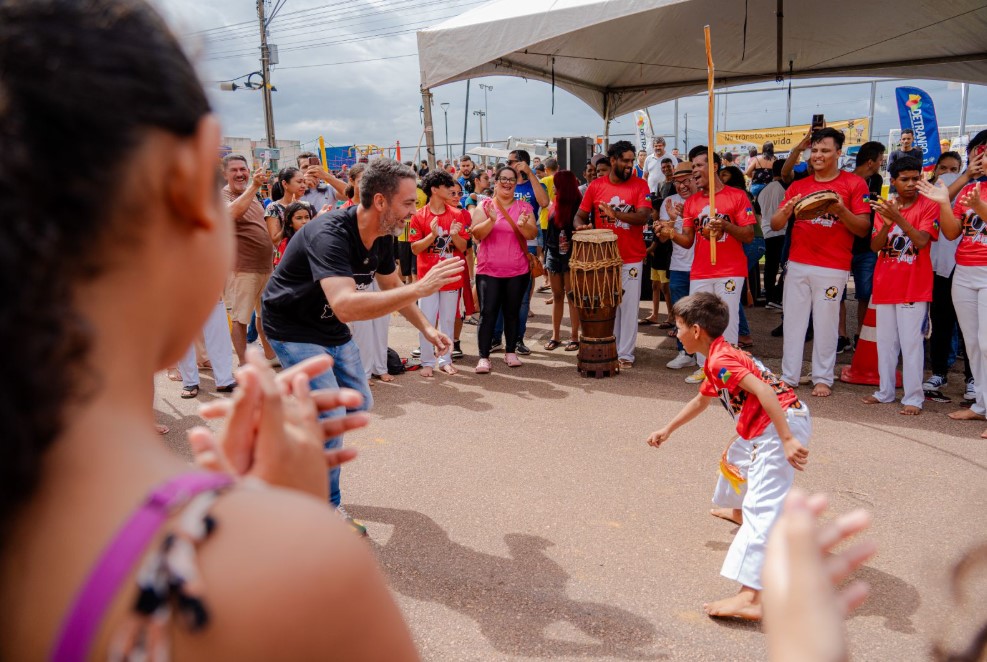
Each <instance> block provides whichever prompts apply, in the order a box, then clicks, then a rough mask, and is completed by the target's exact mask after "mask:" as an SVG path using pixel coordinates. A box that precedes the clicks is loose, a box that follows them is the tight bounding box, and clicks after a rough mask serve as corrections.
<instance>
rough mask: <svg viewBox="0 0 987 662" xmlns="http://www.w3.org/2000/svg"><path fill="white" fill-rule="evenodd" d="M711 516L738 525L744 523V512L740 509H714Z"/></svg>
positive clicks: (711, 510) (710, 512)
mask: <svg viewBox="0 0 987 662" xmlns="http://www.w3.org/2000/svg"><path fill="white" fill-rule="evenodd" d="M709 514H710V515H712V516H713V517H719V518H720V519H725V520H726V521H728V522H733V523H734V524H737V525H742V524H743V523H744V511H743V510H741V509H740V508H712V509H710V511H709Z"/></svg>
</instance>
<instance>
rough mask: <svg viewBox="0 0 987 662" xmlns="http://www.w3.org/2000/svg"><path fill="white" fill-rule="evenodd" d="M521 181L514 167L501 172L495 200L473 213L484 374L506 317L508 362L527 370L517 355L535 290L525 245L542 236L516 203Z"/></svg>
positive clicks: (530, 212) (526, 208) (528, 207)
mask: <svg viewBox="0 0 987 662" xmlns="http://www.w3.org/2000/svg"><path fill="white" fill-rule="evenodd" d="M517 179H518V176H517V171H516V170H514V168H511V167H509V166H503V167H501V168H498V169H497V173H496V176H495V177H494V182H495V185H494V194H493V197H492V198H491V199H489V200H484V201H483V202H482V204H480V205H479V206H478V207H477V208H476V209H475V210H474V211H473V228H472V234H473V238H474V239H476V240H478V241H479V242H480V247H479V249H478V250H477V257H476V290H477V293H478V294H479V297H480V329H479V332H478V340H477V342H478V344H479V349H480V361H479V362H478V363H477V364H476V372H477V373H478V374H486V373H488V372H490V344H491V342H492V341H493V329H494V323H495V322H496V321H497V315H498V314H500V313H501V312H503V314H504V336H505V338H504V340H505V342H506V345H505V347H504V350H505V354H504V362H505V363H507V365H508V366H510V367H512V368H516V367H518V366H520V365H521V361H520V360H519V359H518V357H517V354H516V353H515V351H514V350H515V349H516V347H517V342H518V337H517V322H518V316H519V315H520V313H521V300H522V299H523V298H524V293H525V291H527V289H528V285H529V274H528V271H529V268H528V251H527V247H526V246H525V242H526V241H527V240H529V239H534V238H535V237H537V236H538V226H537V225H536V221H535V215H534V211H533V210H532V208H531V205H529V204H528V203H527V202H524V201H523V200H515V199H514V188H515V187H516V186H517ZM505 212H506V214H507V216H506V217H505ZM519 234H520V237H519V236H518V235H519Z"/></svg>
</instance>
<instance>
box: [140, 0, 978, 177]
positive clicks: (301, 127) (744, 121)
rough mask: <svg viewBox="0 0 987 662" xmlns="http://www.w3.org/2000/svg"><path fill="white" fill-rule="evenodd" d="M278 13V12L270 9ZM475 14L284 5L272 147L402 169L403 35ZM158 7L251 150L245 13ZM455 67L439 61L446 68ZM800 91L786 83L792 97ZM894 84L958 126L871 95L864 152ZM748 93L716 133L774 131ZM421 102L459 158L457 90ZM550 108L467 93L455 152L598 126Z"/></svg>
mask: <svg viewBox="0 0 987 662" xmlns="http://www.w3.org/2000/svg"><path fill="white" fill-rule="evenodd" d="M277 4H278V0H276V1H275V2H274V3H273V5H277ZM481 4H483V3H482V2H481V1H476V0H355V1H353V2H346V3H339V2H336V3H326V2H325V1H324V0H321V1H320V0H284V4H283V6H282V7H281V9H280V11H279V12H278V14H277V15H276V16H275V18H274V20H273V21H272V22H271V26H270V43H272V44H276V45H277V46H278V48H279V51H280V64H279V65H278V66H276V67H275V68H274V71H273V73H272V76H271V78H272V81H273V83H274V85H275V86H276V87H277V91H276V92H275V93H274V94H273V103H274V118H275V128H276V135H277V137H278V138H279V139H295V140H300V141H301V142H303V143H305V142H314V141H315V140H316V139H317V138H318V136H319V135H320V134H321V135H323V136H325V139H326V142H327V144H331V145H351V144H368V143H373V144H376V145H381V146H391V145H393V144H394V142H395V141H397V140H399V141H401V146H402V157H403V158H405V159H409V158H411V157H413V156H414V150H415V147H416V146H417V144H418V142H419V140H420V138H421V135H422V123H421V115H420V113H419V107H420V106H421V95H420V93H419V89H418V83H419V70H418V59H417V42H416V39H415V30H416V29H419V28H422V27H426V26H429V25H436V24H438V23H441V22H442V21H444V20H446V19H448V18H451V17H452V16H455V15H457V14H459V13H462V12H464V11H466V10H468V9H472V8H474V7H477V6H480V5H481ZM158 6H159V7H160V8H161V9H162V11H164V12H165V14H166V15H167V16H168V18H169V20H170V21H171V22H172V25H173V26H174V28H175V31H176V32H177V33H178V34H180V35H182V38H183V40H184V41H185V42H186V44H187V45H188V47H189V50H190V52H191V53H193V55H194V57H195V58H196V60H197V62H198V63H199V66H200V70H201V73H202V77H203V79H204V80H205V81H207V83H206V87H207V89H209V90H210V94H211V97H212V100H213V103H214V107H215V108H216V110H217V111H218V113H219V114H220V117H221V118H222V121H223V125H224V135H226V136H230V137H249V138H253V139H262V138H263V137H264V134H265V129H264V115H263V102H262V98H261V93H260V92H255V91H249V90H242V89H241V90H237V91H236V92H224V91H220V90H219V84H218V82H216V81H221V80H228V79H233V78H238V77H241V76H244V75H245V74H249V73H250V72H252V71H256V70H258V69H259V68H260V64H259V25H258V21H257V13H256V4H255V2H254V0H211V1H210V2H202V0H167V2H165V1H164V0H158ZM455 56H456V54H455V53H449V57H455ZM385 58H386V59H385ZM255 80H256V78H255ZM833 80H834V79H827V80H826V81H825V82H831V81H833ZM845 80H850V79H845ZM854 80H858V81H859V80H861V79H854ZM241 82H242V81H241ZM811 82H813V81H796V83H795V85H805V84H810V83H811ZM816 82H823V81H816ZM480 83H483V84H485V85H491V86H493V88H494V89H493V90H492V91H489V92H487V94H486V99H484V93H483V91H482V90H480V88H479V84H480ZM902 84H913V85H916V86H917V87H921V88H923V89H925V90H926V91H927V92H929V93H930V94H931V95H932V98H933V101H934V103H935V106H936V111H937V115H938V118H939V124H940V125H942V126H949V125H954V126H955V125H958V124H959V116H960V86H959V85H958V84H954V83H945V82H939V81H909V82H907V83H903V82H901V81H894V82H884V83H879V84H878V87H877V103H876V111H875V122H874V124H875V126H874V129H873V133H874V137H875V138H877V139H880V138H881V137H882V136H883V138H884V139H885V140H887V135H888V131H889V130H890V129H892V128H899V125H898V115H897V110H896V108H895V99H894V88H895V87H896V86H898V85H902ZM748 87H755V86H748ZM756 87H760V88H764V87H774V88H775V89H774V90H772V91H766V92H757V93H751V94H736V95H731V96H730V97H729V99H728V100H727V101H726V103H724V102H723V101H720V102H719V103H718V128H719V129H720V130H723V129H751V128H763V127H771V126H781V125H784V124H785V105H786V93H785V89H786V88H785V86H784V85H774V84H770V83H769V84H767V85H765V84H759V85H758V86H756ZM734 89H744V88H734ZM433 94H434V101H435V107H434V113H435V115H434V121H435V139H436V143H439V144H441V143H444V142H445V138H444V136H445V131H446V129H445V117H444V116H443V112H442V109H441V108H440V106H439V104H440V103H441V102H448V103H449V111H448V125H449V128H448V131H449V140H450V142H451V143H453V145H454V147H453V148H452V153H453V154H458V153H461V152H462V143H463V122H464V115H465V112H464V111H465V110H466V109H465V101H466V99H465V97H466V83H465V82H460V83H453V84H450V85H445V86H442V87H439V88H436V89H435V90H433ZM551 94H552V90H551V86H550V85H548V84H546V83H542V82H539V81H530V82H528V81H525V80H523V79H520V78H511V77H503V76H497V77H490V78H482V79H474V80H473V81H472V83H471V86H470V99H469V111H470V114H469V117H468V119H469V123H468V126H467V143H470V144H478V143H479V139H480V129H479V124H478V119H479V118H478V117H476V116H474V115H473V114H472V112H473V111H475V110H484V109H485V108H486V111H487V113H488V116H487V126H486V127H485V134H486V135H485V136H484V137H485V138H486V140H487V141H488V142H489V141H491V140H500V141H503V140H506V139H507V138H508V137H509V136H512V135H513V136H527V137H541V138H553V137H556V136H578V135H587V136H594V135H597V134H602V133H603V121H602V120H601V119H600V118H599V117H598V116H597V115H596V113H594V112H593V111H592V110H591V109H590V108H589V107H588V106H587V105H586V104H584V103H583V102H582V101H580V100H578V99H576V98H575V97H573V96H571V95H570V94H568V93H567V92H565V91H563V90H560V89H556V91H555V114H554V115H553V114H552V113H551V101H552V99H551ZM868 103H869V88H868V87H867V84H866V83H864V84H858V85H848V86H840V87H826V88H815V89H803V90H799V89H794V90H793V92H792V124H799V123H808V122H809V121H810V119H811V116H812V115H813V114H814V113H824V114H825V115H826V117H827V118H829V119H833V120H837V119H850V118H855V117H866V115H867V110H868ZM724 111H725V117H724ZM650 113H651V117H652V121H653V123H654V128H655V132H656V133H661V134H664V135H667V136H669V143H670V145H671V146H674V145H675V137H674V132H673V115H674V111H673V105H672V103H671V102H669V103H665V104H661V105H657V106H652V107H651V108H650ZM685 115H688V116H689V135H688V140H689V143H690V144H691V145H695V144H698V143H701V142H705V118H706V100H705V97H702V98H699V97H690V98H686V99H682V100H680V102H679V127H678V139H679V147H681V148H684V147H685V138H686V136H685V119H684V116H685ZM967 124H968V125H972V124H987V87H983V86H971V92H970V101H969V109H968V113H967ZM486 129H489V132H487V131H486ZM633 131H634V122H633V118H632V116H624V117H621V118H618V119H617V120H615V121H614V122H613V124H611V130H610V132H611V136H613V135H618V134H630V133H632V132H633ZM436 151H437V156H438V158H444V156H445V148H444V147H442V146H439V147H438V148H437V150H436Z"/></svg>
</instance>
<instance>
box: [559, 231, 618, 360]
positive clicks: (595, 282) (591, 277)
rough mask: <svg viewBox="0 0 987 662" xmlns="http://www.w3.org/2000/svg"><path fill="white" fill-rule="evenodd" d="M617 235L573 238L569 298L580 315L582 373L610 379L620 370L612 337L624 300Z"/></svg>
mask: <svg viewBox="0 0 987 662" xmlns="http://www.w3.org/2000/svg"><path fill="white" fill-rule="evenodd" d="M622 264H623V262H622V261H621V259H620V253H619V252H618V251H617V235H616V234H614V233H613V232H612V231H610V230H581V231H579V232H574V233H573V235H572V257H571V258H569V276H570V280H571V283H572V291H571V292H570V295H569V296H570V297H571V298H572V301H573V305H575V307H576V309H577V310H576V312H577V314H578V315H579V331H580V343H579V354H578V357H577V358H578V361H577V364H576V367H577V369H578V370H579V373H580V374H581V375H582V376H584V377H611V376H613V375H615V374H617V372H618V371H619V364H618V362H617V342H616V339H615V338H614V335H613V330H614V321H615V320H616V316H617V307H618V306H620V301H621V299H622V297H623V288H622V287H621V283H620V269H621V266H622Z"/></svg>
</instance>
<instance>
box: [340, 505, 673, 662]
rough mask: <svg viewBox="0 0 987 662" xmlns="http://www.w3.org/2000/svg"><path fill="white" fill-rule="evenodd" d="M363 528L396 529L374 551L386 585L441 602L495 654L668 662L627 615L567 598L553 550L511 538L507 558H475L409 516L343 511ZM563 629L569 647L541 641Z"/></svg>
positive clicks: (651, 633)
mask: <svg viewBox="0 0 987 662" xmlns="http://www.w3.org/2000/svg"><path fill="white" fill-rule="evenodd" d="M347 509H348V510H349V512H350V514H351V515H353V516H354V517H356V518H357V519H360V520H364V521H367V522H377V523H382V524H388V525H391V526H393V527H394V532H393V533H392V535H391V537H390V539H389V540H388V541H387V543H386V544H385V545H383V546H380V545H376V544H375V547H376V553H377V556H378V558H379V560H380V563H381V565H382V566H383V567H384V568H385V569H386V571H387V574H388V577H389V580H390V584H391V586H392V587H393V588H394V589H395V590H397V591H399V592H400V593H402V594H404V595H406V596H408V597H411V598H414V599H416V600H426V601H429V602H438V603H441V604H443V605H445V606H447V607H449V608H450V609H454V610H456V611H457V612H460V613H462V614H464V615H466V616H468V617H470V618H472V619H473V620H475V621H476V622H477V624H478V625H479V626H480V630H481V632H482V633H483V635H484V636H485V637H486V638H487V640H488V641H489V642H490V643H491V645H492V646H493V647H494V648H495V649H496V650H498V651H499V652H502V653H505V654H510V655H514V656H528V657H601V656H610V657H618V658H622V659H627V660H643V659H657V658H663V657H666V656H665V655H662V654H656V653H655V652H654V645H655V644H657V643H658V642H657V641H656V639H657V635H658V633H657V630H656V628H655V627H654V625H652V624H651V623H650V622H649V621H648V620H647V619H645V618H643V617H641V616H638V615H637V614H634V613H632V612H629V611H627V610H624V609H621V608H619V607H614V606H612V605H606V604H601V603H597V602H585V601H580V600H573V599H572V598H569V597H568V596H567V595H566V582H567V581H568V578H569V576H568V575H567V574H566V573H565V571H564V570H563V569H562V567H561V566H559V564H557V563H556V562H555V561H553V560H552V559H551V558H549V557H548V556H547V555H546V554H545V550H546V549H548V548H549V547H551V546H553V543H552V542H551V541H549V540H546V539H545V538H541V537H539V536H531V535H526V534H519V533H510V534H507V535H505V536H504V542H506V543H507V546H508V548H509V550H510V557H509V558H504V557H501V556H496V555H493V554H486V553H483V552H478V551H476V550H475V549H472V548H470V547H466V546H465V545H460V544H458V543H455V542H453V541H452V540H450V538H449V536H448V534H447V533H446V532H445V531H444V530H442V528H440V527H439V526H438V524H436V523H435V522H434V521H433V520H432V519H431V518H429V517H427V516H425V515H422V514H421V513H418V512H415V511H411V510H399V509H395V508H377V507H370V506H347ZM559 622H563V623H565V624H567V625H570V626H574V627H575V628H576V629H578V630H579V631H580V634H579V635H576V638H578V639H582V640H587V639H591V640H592V641H591V642H590V641H585V642H580V641H566V640H563V639H556V638H552V637H550V636H548V635H547V634H546V629H548V628H549V626H551V625H553V624H556V623H559Z"/></svg>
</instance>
